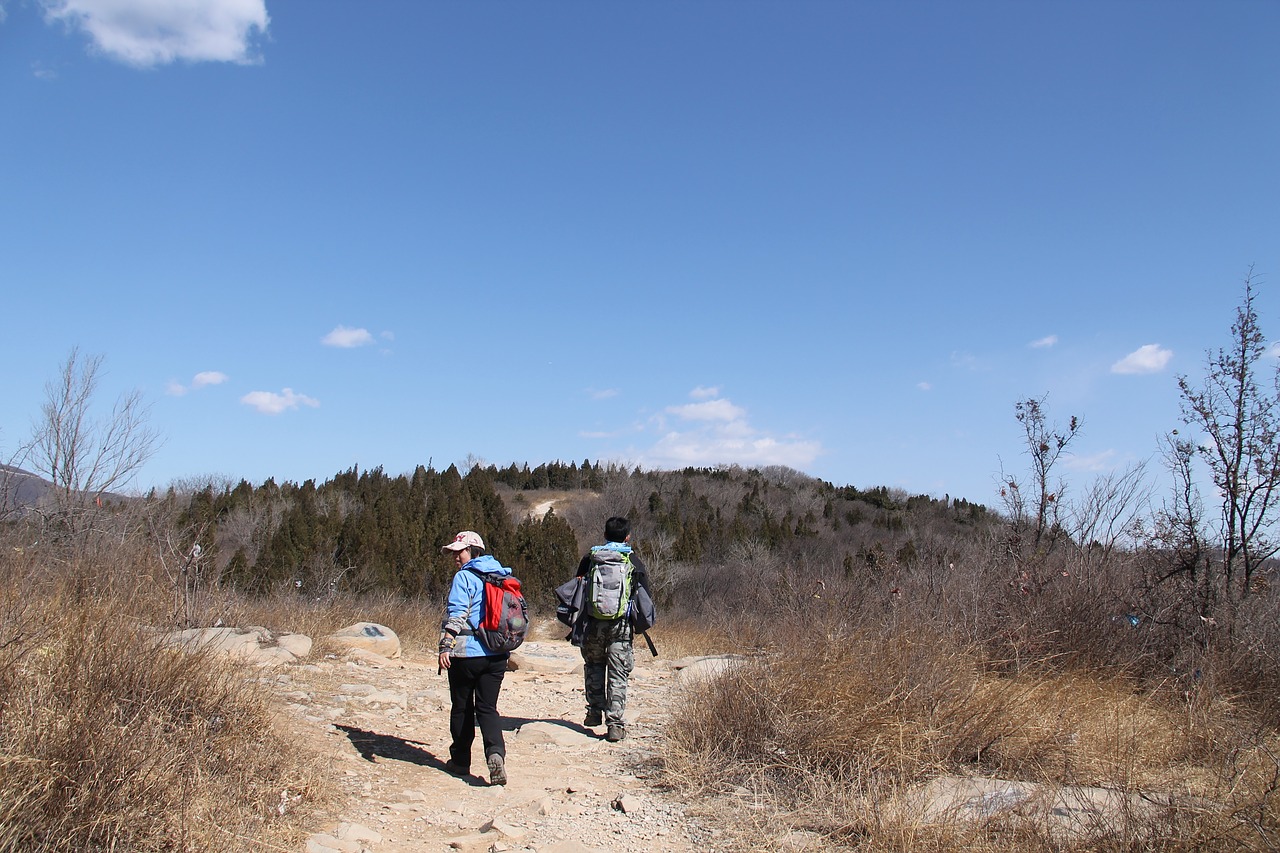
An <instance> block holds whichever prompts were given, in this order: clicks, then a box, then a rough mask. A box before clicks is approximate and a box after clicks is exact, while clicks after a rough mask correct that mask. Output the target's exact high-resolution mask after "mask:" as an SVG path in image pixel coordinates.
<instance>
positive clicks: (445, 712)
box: [269, 639, 718, 853]
mask: <svg viewBox="0 0 1280 853" xmlns="http://www.w3.org/2000/svg"><path fill="white" fill-rule="evenodd" d="M514 657H515V658H516V661H517V663H518V665H519V669H517V670H515V671H512V672H508V673H507V676H506V679H505V681H504V682H503V687H502V694H501V698H500V700H499V711H500V712H501V713H502V716H503V722H504V729H505V736H506V743H507V772H508V775H509V777H510V778H509V782H508V784H507V785H506V786H505V787H490V786H489V785H488V784H487V777H480V776H474V777H469V778H465V779H463V778H457V777H454V776H451V775H450V774H449V773H447V772H446V771H445V770H444V761H445V759H446V758H447V757H448V747H449V732H448V729H449V692H448V682H447V677H446V676H444V675H438V674H437V672H436V662H435V659H434V658H430V659H427V658H424V657H421V656H416V657H407V658H406V659H404V660H398V661H395V662H393V664H392V665H390V666H382V667H375V666H369V665H366V664H358V663H353V662H348V661H346V660H342V659H338V658H326V659H324V660H320V661H316V662H312V663H309V664H305V665H301V666H296V667H292V668H290V669H288V670H285V671H276V673H274V674H273V675H272V676H269V678H270V679H272V680H273V681H274V684H275V686H276V689H277V690H278V691H279V692H280V693H281V694H282V696H283V698H284V699H285V702H286V712H285V713H286V714H288V715H289V717H288V718H287V721H288V722H289V724H290V725H296V726H297V727H298V730H299V733H300V734H302V735H303V736H304V737H305V738H306V739H307V740H308V741H309V742H310V743H312V744H313V745H314V747H315V748H316V749H317V750H319V751H320V752H321V754H323V755H326V756H330V757H331V759H332V765H333V768H334V775H335V776H336V777H337V779H338V784H339V786H340V789H341V793H342V796H341V800H340V804H339V808H338V809H337V811H336V813H335V815H334V817H333V818H332V819H331V820H330V821H329V822H327V823H325V824H323V825H318V826H315V827H313V828H312V831H313V832H314V833H315V834H314V835H312V836H311V838H310V839H309V840H308V841H307V842H306V847H305V849H306V851H307V853H328V851H334V850H336V851H344V853H359V851H362V850H367V851H370V853H401V851H424V850H425V851H430V850H442V851H447V850H459V849H460V850H464V851H489V850H497V851H537V853H574V852H575V851H591V850H600V851H621V850H626V851H655V853H656V851H664V853H667V852H668V851H671V853H682V852H683V851H693V850H713V849H715V848H716V847H717V844H716V840H717V835H718V832H717V831H716V830H715V829H714V828H709V827H705V826H702V825H699V824H698V823H697V820H696V818H694V817H692V816H688V815H686V809H685V806H684V804H683V803H681V802H678V801H676V800H675V799H673V798H672V796H671V795H669V794H668V793H666V792H664V791H663V790H660V789H659V788H658V787H656V786H655V785H654V784H653V781H652V779H650V778H646V777H648V776H650V775H651V774H650V772H649V771H648V770H647V769H646V768H647V767H651V766H652V757H653V754H654V752H655V750H656V749H657V748H658V745H659V737H658V729H659V726H660V725H661V722H662V720H663V719H664V718H665V714H666V707H667V697H668V694H669V693H670V690H671V687H672V685H673V683H674V681H675V668H674V667H673V666H672V664H671V663H670V662H668V661H666V660H665V659H663V658H658V659H655V658H653V657H652V656H651V655H650V654H649V652H648V651H647V650H646V649H644V648H643V645H642V644H638V646H637V649H636V671H635V673H633V675H632V681H631V688H630V700H629V702H628V711H627V718H628V737H627V739H626V740H623V741H622V742H620V743H616V744H612V743H608V742H606V741H605V740H604V739H603V732H604V729H603V727H597V728H596V729H594V730H592V729H587V728H585V727H584V726H583V725H582V716H583V705H584V701H583V691H582V661H581V657H580V655H579V652H578V650H577V649H576V648H574V647H573V646H571V645H570V644H569V643H567V642H565V641H563V640H559V639H538V640H531V641H529V642H527V643H526V644H525V646H524V647H523V648H521V649H520V650H519V651H518V652H516V654H515V656H514ZM481 752H482V749H481V745H480V737H479V732H477V735H476V743H475V748H474V758H473V762H472V766H473V769H475V770H477V771H481V770H483V768H484V760H483V756H482V755H481Z"/></svg>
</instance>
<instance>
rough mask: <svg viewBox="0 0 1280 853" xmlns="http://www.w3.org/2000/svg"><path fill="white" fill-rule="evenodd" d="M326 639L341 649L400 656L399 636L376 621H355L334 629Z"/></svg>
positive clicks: (387, 656) (392, 656)
mask: <svg viewBox="0 0 1280 853" xmlns="http://www.w3.org/2000/svg"><path fill="white" fill-rule="evenodd" d="M328 640H329V642H330V643H332V644H333V645H334V646H336V647H338V648H339V649H342V650H349V649H363V650H364V651H368V652H373V653H374V654H378V655H382V656H383V657H384V658H391V659H395V658H398V657H400V638H399V637H397V636H396V632H395V631H392V630H391V629H390V628H388V627H387V626H386V625H379V624H377V623H376V622H357V623H356V624H354V625H348V626H347V627H345V628H342V629H340V630H337V631H334V632H333V633H332V634H330V635H329V637H328Z"/></svg>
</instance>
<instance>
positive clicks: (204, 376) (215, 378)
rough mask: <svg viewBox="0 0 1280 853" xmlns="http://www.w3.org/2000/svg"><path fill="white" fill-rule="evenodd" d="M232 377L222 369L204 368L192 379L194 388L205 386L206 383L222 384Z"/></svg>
mask: <svg viewBox="0 0 1280 853" xmlns="http://www.w3.org/2000/svg"><path fill="white" fill-rule="evenodd" d="M228 378H230V377H228V376H227V374H225V373H223V372H222V371H220V370H203V371H201V372H200V373H197V374H196V375H195V377H194V378H193V379H192V380H191V387H192V388H203V387H204V386H206V385H221V384H222V383H223V382H226V381H227V379H228Z"/></svg>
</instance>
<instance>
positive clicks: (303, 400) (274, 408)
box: [240, 388, 320, 415]
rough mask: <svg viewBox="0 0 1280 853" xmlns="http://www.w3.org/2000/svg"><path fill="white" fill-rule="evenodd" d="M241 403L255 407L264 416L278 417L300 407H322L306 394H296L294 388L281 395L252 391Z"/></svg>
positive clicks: (317, 401) (271, 392) (286, 389)
mask: <svg viewBox="0 0 1280 853" xmlns="http://www.w3.org/2000/svg"><path fill="white" fill-rule="evenodd" d="M240 402H241V403H244V404H245V405H246V406H253V408H255V409H257V410H258V411H259V412H262V413H263V414H264V415H278V414H280V413H281V412H284V411H286V410H288V409H296V408H298V406H300V405H301V406H310V407H311V408H313V409H314V408H316V407H317V406H319V405H320V401H319V400H316V399H313V398H311V397H308V396H307V395H306V394H295V393H294V391H293V389H292V388H285V389H283V390H282V391H281V392H280V393H279V394H277V393H275V392H274V391H250V392H249V393H248V394H245V395H244V396H243V397H241V398H240Z"/></svg>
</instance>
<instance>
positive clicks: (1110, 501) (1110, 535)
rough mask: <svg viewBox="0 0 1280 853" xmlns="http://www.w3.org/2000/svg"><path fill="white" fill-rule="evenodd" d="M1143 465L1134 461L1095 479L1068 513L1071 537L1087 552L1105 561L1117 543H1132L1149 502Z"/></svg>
mask: <svg viewBox="0 0 1280 853" xmlns="http://www.w3.org/2000/svg"><path fill="white" fill-rule="evenodd" d="M1150 496H1151V495H1150V487H1149V486H1148V484H1147V466H1146V463H1144V462H1137V463H1134V464H1133V465H1130V466H1129V467H1127V468H1125V469H1124V470H1122V471H1112V472H1110V473H1107V474H1102V475H1100V476H1098V477H1097V478H1096V479H1095V480H1094V481H1093V482H1092V483H1091V484H1089V486H1088V488H1086V489H1085V490H1084V492H1083V493H1082V494H1081V495H1080V498H1079V499H1077V500H1074V501H1072V502H1071V506H1070V509H1069V510H1068V517H1069V524H1070V530H1071V538H1072V539H1073V540H1074V541H1075V542H1076V544H1077V545H1078V546H1079V547H1080V548H1081V549H1084V550H1085V551H1087V552H1095V551H1096V552H1097V556H1099V557H1102V558H1106V557H1109V556H1111V552H1112V551H1114V550H1115V547H1116V545H1117V544H1118V543H1120V542H1121V540H1126V539H1129V540H1136V539H1138V538H1140V537H1139V536H1136V535H1134V534H1135V531H1136V529H1137V527H1139V526H1140V525H1141V518H1142V516H1143V515H1144V514H1145V513H1146V510H1147V507H1148V503H1149V500H1150Z"/></svg>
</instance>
